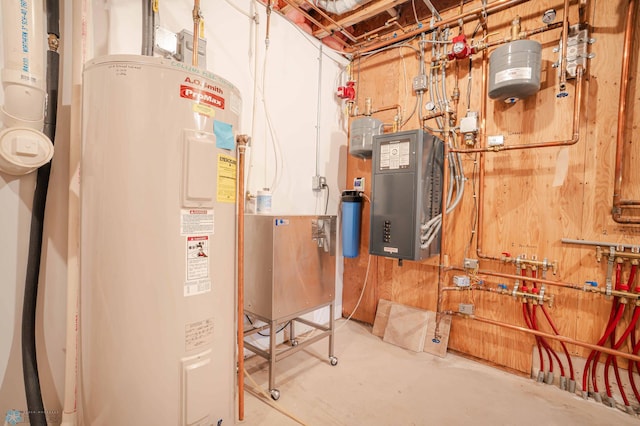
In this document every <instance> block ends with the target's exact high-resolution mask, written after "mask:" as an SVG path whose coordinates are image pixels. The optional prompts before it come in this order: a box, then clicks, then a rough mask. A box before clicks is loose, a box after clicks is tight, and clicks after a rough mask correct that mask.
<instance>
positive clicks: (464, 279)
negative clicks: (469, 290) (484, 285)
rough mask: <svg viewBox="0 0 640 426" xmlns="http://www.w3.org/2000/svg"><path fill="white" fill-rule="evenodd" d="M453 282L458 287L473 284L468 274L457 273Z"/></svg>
mask: <svg viewBox="0 0 640 426" xmlns="http://www.w3.org/2000/svg"><path fill="white" fill-rule="evenodd" d="M453 284H454V285H456V286H458V287H469V285H470V284H471V281H470V280H469V277H468V276H466V275H455V276H454V277H453Z"/></svg>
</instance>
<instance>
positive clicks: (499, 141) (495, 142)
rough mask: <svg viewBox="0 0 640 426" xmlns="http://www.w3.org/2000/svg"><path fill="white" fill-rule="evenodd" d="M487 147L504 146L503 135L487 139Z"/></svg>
mask: <svg viewBox="0 0 640 426" xmlns="http://www.w3.org/2000/svg"><path fill="white" fill-rule="evenodd" d="M487 145H488V146H502V145H504V136H502V135H494V136H489V137H487Z"/></svg>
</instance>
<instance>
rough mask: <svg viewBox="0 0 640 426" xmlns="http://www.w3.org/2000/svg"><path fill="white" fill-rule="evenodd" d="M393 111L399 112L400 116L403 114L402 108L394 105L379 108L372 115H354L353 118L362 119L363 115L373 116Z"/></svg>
mask: <svg viewBox="0 0 640 426" xmlns="http://www.w3.org/2000/svg"><path fill="white" fill-rule="evenodd" d="M392 109H395V110H396V111H398V114H400V113H401V112H402V107H401V106H400V105H399V104H394V105H389V106H384V107H381V108H378V109H374V110H372V111H371V113H370V114H367V113H361V114H355V115H352V116H351V117H360V116H363V115H373V114H377V113H379V112H383V111H390V110H392Z"/></svg>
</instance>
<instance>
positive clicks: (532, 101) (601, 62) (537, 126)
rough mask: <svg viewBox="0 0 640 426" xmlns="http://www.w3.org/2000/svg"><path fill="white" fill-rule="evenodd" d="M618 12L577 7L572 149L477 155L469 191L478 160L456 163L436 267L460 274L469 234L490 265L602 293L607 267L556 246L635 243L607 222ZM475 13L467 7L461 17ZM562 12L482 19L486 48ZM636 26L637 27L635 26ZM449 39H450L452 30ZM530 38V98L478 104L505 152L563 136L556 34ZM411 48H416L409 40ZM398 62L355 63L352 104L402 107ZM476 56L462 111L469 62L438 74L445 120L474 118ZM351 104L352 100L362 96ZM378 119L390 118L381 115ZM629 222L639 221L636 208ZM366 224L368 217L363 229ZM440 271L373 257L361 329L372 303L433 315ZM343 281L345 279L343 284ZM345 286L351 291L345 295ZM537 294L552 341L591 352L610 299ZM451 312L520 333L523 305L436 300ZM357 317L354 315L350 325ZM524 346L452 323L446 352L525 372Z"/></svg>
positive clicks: (569, 101) (629, 140)
mask: <svg viewBox="0 0 640 426" xmlns="http://www.w3.org/2000/svg"><path fill="white" fill-rule="evenodd" d="M627 3H628V2H627V0H614V1H611V2H593V1H592V2H588V7H587V8H586V9H585V13H586V16H587V20H588V22H589V24H590V25H591V26H592V30H593V32H592V34H591V36H592V37H594V38H596V39H597V42H596V43H595V44H594V45H592V46H591V47H590V50H591V51H592V52H593V53H595V54H596V56H595V58H594V59H593V60H591V61H590V62H589V66H588V69H587V73H586V74H585V78H584V82H583V84H584V85H583V103H582V105H581V116H580V118H581V126H580V140H579V141H578V143H576V144H575V145H572V146H568V147H553V148H543V149H536V150H524V151H508V152H498V153H487V154H485V155H484V166H485V171H486V174H485V183H484V187H483V188H480V185H479V182H478V167H479V165H480V163H481V162H482V161H481V160H480V155H470V154H465V155H463V156H462V157H463V164H464V168H465V173H466V177H467V181H466V182H465V196H464V199H463V201H462V203H461V204H460V206H459V207H458V208H457V209H456V211H455V212H454V213H452V214H451V215H449V216H448V217H447V220H446V229H445V259H446V262H445V263H446V264H450V265H453V266H460V265H461V264H462V261H463V259H464V258H465V257H476V249H477V247H476V241H475V236H476V235H477V233H478V232H480V233H481V236H482V245H481V247H480V251H481V252H482V253H486V254H488V255H491V256H500V254H501V253H502V252H509V253H510V254H511V255H513V256H518V255H525V256H526V257H527V258H532V257H533V256H535V257H537V258H538V259H543V258H547V259H548V260H549V261H557V263H558V270H557V275H553V274H552V272H551V271H548V272H547V278H548V279H551V280H559V281H563V282H570V283H574V284H576V285H580V286H582V285H583V284H584V282H585V281H598V282H599V283H600V285H604V281H605V275H606V270H607V265H606V258H605V259H603V260H602V261H601V262H597V261H596V256H595V248H594V247H585V246H579V245H568V244H563V243H562V242H561V241H560V240H561V239H562V238H573V239H587V240H598V241H608V242H612V243H625V244H640V226H638V225H620V224H616V223H615V222H614V221H613V220H612V218H611V204H612V199H613V182H614V169H615V167H614V160H615V137H616V122H617V111H618V99H619V96H618V95H619V88H620V65H621V60H622V40H623V30H624V17H625V14H626V5H627ZM478 4H479V2H476V3H474V4H473V5H471V6H465V8H466V7H474V6H477V5H478ZM562 5H563V2H562V1H549V0H543V1H535V2H533V1H531V2H527V3H524V4H523V5H521V6H518V7H515V8H512V9H509V10H506V11H504V12H501V13H499V14H495V15H491V16H489V19H488V27H489V32H490V33H492V32H496V31H497V32H498V34H496V35H492V36H491V37H490V38H489V40H495V39H499V38H501V37H503V36H504V35H506V33H507V31H508V29H509V24H510V22H511V20H512V19H513V18H514V17H515V16H516V15H519V16H520V17H521V20H522V28H523V29H524V30H529V29H532V28H536V27H539V26H540V25H541V23H540V19H539V18H540V16H541V15H542V12H544V11H545V10H546V9H549V8H555V9H556V10H557V11H558V19H561V17H562V13H563V11H562ZM449 13H454V11H452V12H449ZM569 16H570V21H571V23H575V22H577V20H578V4H577V3H576V2H571V6H570V15H569ZM635 22H636V25H638V24H637V23H638V20H636V21H635ZM475 25H476V24H475V22H472V23H468V24H465V26H464V32H465V34H467V36H470V34H471V33H472V32H473V31H474V28H475ZM453 31H454V33H457V27H455V28H454V29H453ZM639 34H640V30H638V31H637V32H636V37H635V41H634V43H635V44H634V47H633V49H632V52H634V55H635V56H640V55H638V54H637V52H638V51H639V50H640V35H639ZM477 38H478V37H477ZM535 39H536V40H538V41H540V42H541V43H542V44H543V56H542V58H543V62H542V84H541V90H540V92H539V93H538V94H536V95H535V96H532V97H530V98H528V99H525V100H523V101H520V102H518V103H516V104H512V105H509V104H504V103H502V102H494V101H489V102H488V104H487V116H486V134H488V135H498V134H501V135H503V136H504V138H505V143H506V144H509V145H512V144H526V143H532V142H547V141H554V140H564V139H570V138H571V137H572V131H571V125H572V114H573V100H574V96H575V93H576V87H575V86H576V80H569V82H568V88H567V92H568V94H569V96H568V97H564V98H562V97H557V96H556V95H557V94H558V87H557V74H556V72H557V71H556V68H554V67H553V66H552V65H553V63H554V62H556V61H557V60H558V54H557V53H555V52H553V47H555V46H557V45H558V43H559V39H560V30H558V29H556V30H552V31H548V32H546V33H544V34H540V35H538V36H535ZM411 43H412V45H413V46H417V42H416V41H415V40H414V41H412V42H411ZM403 52H404V55H403V57H400V55H398V50H397V49H394V50H389V51H388V52H385V53H381V54H379V55H377V56H378V57H376V58H372V59H368V60H366V61H365V62H363V64H366V65H367V68H366V69H365V68H364V67H361V69H360V75H359V83H358V85H359V88H360V89H361V90H362V92H361V94H360V96H372V97H374V98H375V100H374V105H376V104H378V105H380V104H395V103H400V104H402V105H403V106H405V107H406V105H411V102H410V101H408V100H407V96H406V93H405V89H404V87H405V77H404V75H405V69H406V70H407V73H406V74H407V75H408V76H409V77H410V78H413V76H414V75H417V72H418V71H417V62H416V57H415V55H413V54H412V53H411V52H410V51H409V49H403ZM429 57H430V51H429V52H428V53H427V61H428V60H429ZM481 57H482V55H475V56H474V57H473V62H472V67H471V69H472V71H471V88H472V90H471V97H470V100H469V102H467V99H466V89H467V85H468V84H469V79H468V77H469V71H468V69H469V63H468V61H466V60H463V61H460V64H459V66H458V67H455V66H454V65H450V66H449V67H448V68H447V72H448V77H447V86H448V90H449V94H451V89H452V88H453V86H454V80H455V79H456V78H457V79H458V80H459V88H460V92H461V97H460V100H459V102H458V105H457V110H456V111H455V112H456V113H457V114H458V117H461V116H464V114H465V113H466V110H467V107H468V108H469V109H470V110H475V111H479V109H480V99H481V97H482V92H481V88H480V80H481ZM638 68H639V66H638V59H637V58H635V59H634V60H633V62H632V66H631V74H630V76H631V80H630V85H629V93H628V99H629V104H628V105H629V110H628V114H627V119H628V125H627V129H626V133H625V159H626V161H625V163H624V168H623V181H624V184H623V193H624V194H625V195H624V197H625V198H640V173H639V172H638V168H637V167H635V165H636V164H637V163H638V159H640V143H637V139H638V136H639V135H640V130H638V126H639V125H640V108H638V107H637V106H635V104H636V103H637V101H638V100H640V88H639V86H640V85H639V84H637V80H638V77H640V71H639V69H638ZM377 98H379V99H380V100H379V101H378V100H377ZM409 98H410V100H414V98H415V95H413V93H410V96H409ZM360 102H363V101H362V98H361V101H360ZM452 105H453V104H452ZM387 119H390V117H385V120H387ZM429 124H430V125H433V124H434V123H432V122H429ZM419 125H420V124H419V122H418V120H417V119H415V118H413V119H412V120H410V121H409V122H408V123H407V127H405V130H408V129H411V128H418V127H419ZM348 166H349V168H350V169H349V170H348V176H349V177H348V179H350V178H351V177H352V176H356V175H357V176H365V177H367V178H369V177H370V173H371V169H370V162H366V161H363V160H353V159H350V160H349V163H348ZM474 166H475V167H474ZM474 169H475V172H474ZM479 191H484V193H483V195H484V203H483V206H478V208H482V209H484V210H483V213H484V214H483V221H482V223H476V224H475V230H476V234H475V235H474V234H472V232H471V230H472V228H473V227H474V225H473V224H474V221H475V219H474V218H475V210H476V206H475V204H476V201H477V199H478V198H477V196H475V197H474V192H475V193H476V194H478V193H479ZM628 213H629V214H635V215H636V217H640V210H635V211H629V212H628ZM367 215H368V213H367ZM367 220H368V216H367V219H366V220H363V224H364V223H365V222H367ZM367 223H368V222H367ZM363 230H364V232H365V233H366V232H368V228H364V227H363ZM364 240H366V238H365V239H363V251H364V253H366V252H367V251H366V247H367V245H368V241H364ZM470 241H471V244H470ZM365 257H366V255H365ZM365 257H363V256H362V255H361V258H360V259H359V260H358V261H355V262H354V261H348V262H347V263H345V313H349V306H352V305H353V304H351V305H350V304H349V302H348V300H349V299H353V298H357V296H358V295H359V293H358V291H357V289H358V288H359V287H358V284H357V281H358V277H361V276H362V275H363V274H362V268H363V264H364V265H365V267H366V259H365ZM439 261H440V259H439V258H438V257H436V258H435V259H431V260H430V261H425V262H406V261H405V262H404V263H403V265H402V266H399V265H398V262H397V261H394V260H389V259H382V258H380V259H378V262H377V263H376V270H375V284H374V285H375V289H374V290H373V291H372V294H371V295H367V297H366V305H365V306H363V307H361V308H360V309H362V310H363V311H362V312H363V313H362V315H361V316H360V318H370V320H369V319H365V320H366V321H369V322H372V321H373V316H372V314H371V313H372V312H375V305H376V303H377V300H378V299H379V298H380V297H383V296H384V298H386V299H389V300H392V301H395V302H400V303H403V304H407V305H411V306H416V307H419V308H424V309H429V310H433V309H435V307H436V306H437V300H438V292H437V282H438V276H439V271H438V267H437V266H438V262H439ZM480 267H481V269H486V270H493V271H498V272H504V273H510V274H513V273H515V266H514V265H512V264H506V265H505V264H502V263H501V262H496V261H490V260H483V259H481V260H480ZM628 271H629V265H625V272H624V274H625V275H624V276H625V277H626V276H627V275H628ZM440 273H442V274H443V283H444V285H445V286H450V285H452V277H453V276H454V275H455V274H458V273H459V272H457V271H447V270H444V269H443V270H441V271H440ZM538 273H541V271H539V272H538ZM348 276H352V277H353V280H351V278H348ZM484 279H485V284H484V285H485V286H488V287H492V288H495V287H496V286H497V284H499V283H505V284H507V285H508V286H509V287H510V288H511V287H512V286H513V281H512V280H508V279H504V280H503V279H497V278H491V277H484ZM529 285H530V284H529ZM349 286H352V287H353V288H351V289H348V287H349ZM546 291H547V294H553V295H554V297H555V303H554V305H553V307H551V308H550V309H549V311H550V313H551V315H552V316H553V319H554V321H555V324H556V326H557V327H558V329H559V331H560V332H561V333H562V334H563V335H566V336H568V337H572V338H575V339H577V340H581V341H585V342H591V343H595V342H596V341H597V340H598V338H599V337H600V335H601V333H602V331H603V329H604V328H605V325H606V322H607V320H608V317H609V312H610V309H611V303H612V301H611V300H606V298H605V297H603V296H602V295H599V294H594V293H585V292H583V291H578V290H575V289H564V288H558V287H553V286H546ZM363 303H364V301H363ZM459 303H473V304H474V306H475V311H476V314H477V315H479V316H483V317H487V318H492V319H495V320H499V321H503V322H507V323H511V324H517V325H520V326H524V320H523V317H522V304H521V302H520V301H519V300H517V299H514V298H513V297H510V296H502V295H497V294H493V293H489V292H484V291H474V292H473V294H471V293H470V292H460V291H451V292H445V293H444V296H443V306H442V309H443V310H445V311H446V310H454V311H455V310H457V309H458V304H459ZM358 315H359V314H358V313H356V317H359V316H358ZM630 315H631V314H630V313H627V314H625V317H624V321H627V322H628V321H629V319H630ZM538 318H539V323H540V326H541V328H542V329H543V330H544V331H547V332H550V333H551V332H552V330H551V328H550V327H549V326H548V325H547V324H546V320H545V319H544V316H543V315H542V312H539V313H538ZM430 337H431V336H427V338H430ZM533 345H535V339H533V338H532V337H531V336H527V335H525V334H523V333H520V332H516V331H510V330H506V329H501V328H497V327H494V326H490V325H487V324H482V323H479V322H474V321H473V320H468V319H462V318H454V321H453V323H452V327H451V336H450V340H449V347H450V348H452V349H455V350H457V351H460V352H463V353H466V354H469V355H472V356H474V357H478V358H481V359H485V360H488V361H490V362H493V363H497V364H500V365H503V366H506V367H509V368H511V369H514V370H518V371H522V372H525V373H528V372H529V371H530V369H531V348H532V346H533ZM553 346H554V348H556V350H560V346H559V345H558V344H555V343H554V344H553ZM569 350H570V351H571V353H572V354H574V355H581V356H585V355H587V354H588V352H589V351H588V350H585V349H583V348H581V347H578V346H569Z"/></svg>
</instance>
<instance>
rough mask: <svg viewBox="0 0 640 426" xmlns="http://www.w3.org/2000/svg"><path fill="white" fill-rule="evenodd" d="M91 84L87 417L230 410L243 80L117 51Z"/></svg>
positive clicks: (179, 419) (94, 65)
mask: <svg viewBox="0 0 640 426" xmlns="http://www.w3.org/2000/svg"><path fill="white" fill-rule="evenodd" d="M83 96H84V98H83V130H82V139H83V141H82V144H83V153H82V162H81V206H82V213H81V302H80V303H81V305H80V328H81V339H82V340H81V372H80V377H81V384H80V392H81V396H80V398H79V401H81V407H80V411H81V415H82V419H83V424H85V425H92V426H98V425H109V426H113V425H220V424H222V425H225V424H233V423H234V411H235V410H234V405H235V377H236V362H235V359H236V357H235V353H236V349H235V348H236V343H235V336H236V333H235V313H236V308H235V306H236V302H235V294H236V291H235V271H236V267H235V227H236V225H235V197H236V154H235V133H236V131H237V130H238V126H239V114H240V110H241V98H240V94H239V91H238V90H237V89H236V88H235V87H234V86H232V85H231V84H230V83H229V82H228V81H226V80H224V79H222V78H219V77H217V76H216V75H214V74H212V73H209V72H207V71H204V70H201V69H198V68H196V67H192V66H189V65H185V64H184V63H181V62H177V61H173V60H167V59H162V58H153V57H147V56H133V55H131V56H129V55H120V56H109V57H103V58H99V59H96V60H93V61H90V62H89V63H88V64H87V65H86V67H85V71H84V95H83Z"/></svg>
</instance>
